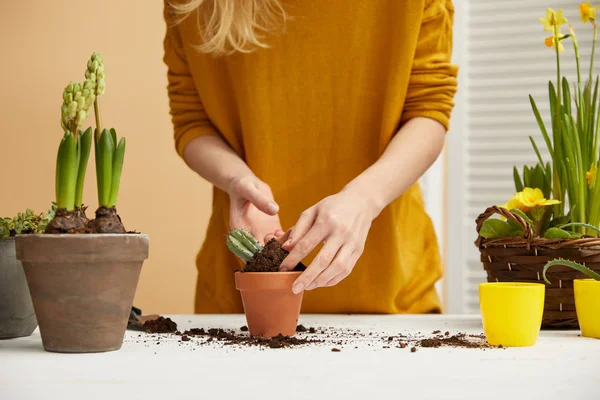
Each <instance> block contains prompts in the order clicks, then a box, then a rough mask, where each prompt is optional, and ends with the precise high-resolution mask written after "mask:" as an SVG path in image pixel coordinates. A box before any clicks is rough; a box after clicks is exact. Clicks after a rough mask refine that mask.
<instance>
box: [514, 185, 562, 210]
mask: <svg viewBox="0 0 600 400" xmlns="http://www.w3.org/2000/svg"><path fill="white" fill-rule="evenodd" d="M517 197H518V198H519V201H520V202H521V203H523V205H524V206H525V207H528V208H535V207H544V206H551V205H554V204H559V203H560V201H558V200H549V199H546V198H544V193H543V192H542V191H541V190H540V189H538V188H535V189H532V188H525V189H523V191H522V192H519V193H517Z"/></svg>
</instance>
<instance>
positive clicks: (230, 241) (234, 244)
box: [227, 229, 263, 262]
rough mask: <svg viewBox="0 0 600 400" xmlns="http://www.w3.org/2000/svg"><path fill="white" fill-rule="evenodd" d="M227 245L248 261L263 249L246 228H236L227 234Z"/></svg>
mask: <svg viewBox="0 0 600 400" xmlns="http://www.w3.org/2000/svg"><path fill="white" fill-rule="evenodd" d="M227 247H228V248H229V250H231V252H232V253H233V254H235V255H236V256H238V257H239V258H241V259H242V260H243V261H245V262H248V261H250V260H252V258H254V255H255V254H256V253H258V252H260V251H262V249H263V247H262V245H261V244H260V243H259V242H258V240H256V238H254V236H252V235H251V234H250V233H249V232H247V231H245V230H244V229H234V230H232V231H231V232H229V234H228V235H227Z"/></svg>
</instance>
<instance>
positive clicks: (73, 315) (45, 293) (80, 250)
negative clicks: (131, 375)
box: [16, 234, 149, 353]
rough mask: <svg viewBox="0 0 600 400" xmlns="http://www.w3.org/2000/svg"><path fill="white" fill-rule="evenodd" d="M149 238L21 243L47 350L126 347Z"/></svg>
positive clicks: (29, 238)
mask: <svg viewBox="0 0 600 400" xmlns="http://www.w3.org/2000/svg"><path fill="white" fill-rule="evenodd" d="M148 243H149V241H148V236H147V235H138V234H90V235H68V234H67V235H51V234H46V235H24V236H18V237H17V239H16V245H17V258H18V259H19V260H21V262H22V263H23V268H24V270H25V275H26V276H27V283H28V284H29V289H30V292H31V297H32V299H33V305H34V307H35V313H36V315H37V319H38V323H39V325H40V333H41V335H42V342H43V344H44V349H46V350H47V351H54V352H61V353H90V352H101V351H111V350H118V349H119V348H121V345H122V343H123V336H124V335H125V329H126V327H127V321H128V318H129V313H130V311H131V305H132V303H133V297H134V295H135V290H136V287H137V283H138V278H139V275H140V270H141V267H142V264H143V262H144V260H145V259H146V258H148Z"/></svg>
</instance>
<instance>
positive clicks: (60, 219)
mask: <svg viewBox="0 0 600 400" xmlns="http://www.w3.org/2000/svg"><path fill="white" fill-rule="evenodd" d="M86 209H87V207H85V206H83V207H81V208H79V207H76V208H75V210H73V211H67V210H66V209H64V208H59V209H58V210H56V213H55V215H54V218H52V220H51V221H50V222H49V223H48V225H47V226H46V230H45V231H44V232H45V233H88V232H89V230H88V228H87V225H88V223H89V220H88V218H87V216H86V215H85V210H86Z"/></svg>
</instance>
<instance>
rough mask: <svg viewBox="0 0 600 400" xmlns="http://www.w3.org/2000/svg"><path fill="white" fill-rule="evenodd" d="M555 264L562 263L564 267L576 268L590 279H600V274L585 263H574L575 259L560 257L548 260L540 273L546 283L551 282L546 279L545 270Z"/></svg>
mask: <svg viewBox="0 0 600 400" xmlns="http://www.w3.org/2000/svg"><path fill="white" fill-rule="evenodd" d="M555 265H563V266H565V267H569V268H572V269H574V270H577V271H579V272H581V273H583V274H585V275H587V276H589V277H590V278H592V279H595V280H597V281H600V274H598V273H596V272H594V271H592V270H591V269H589V268H588V267H586V266H585V265H582V264H579V263H576V262H575V261H570V260H562V259H558V260H552V261H549V262H548V263H547V264H546V265H545V266H544V271H543V273H542V275H543V276H544V280H545V281H546V283H547V284H549V285H550V284H551V282H550V281H549V280H548V278H547V277H546V272H547V271H548V269H549V268H551V267H553V266H555Z"/></svg>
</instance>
